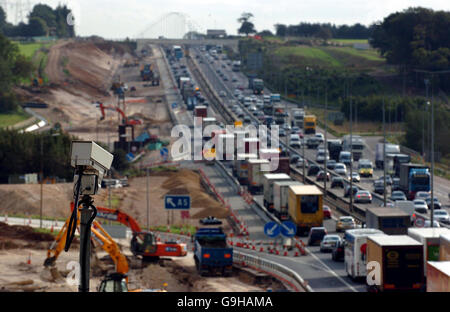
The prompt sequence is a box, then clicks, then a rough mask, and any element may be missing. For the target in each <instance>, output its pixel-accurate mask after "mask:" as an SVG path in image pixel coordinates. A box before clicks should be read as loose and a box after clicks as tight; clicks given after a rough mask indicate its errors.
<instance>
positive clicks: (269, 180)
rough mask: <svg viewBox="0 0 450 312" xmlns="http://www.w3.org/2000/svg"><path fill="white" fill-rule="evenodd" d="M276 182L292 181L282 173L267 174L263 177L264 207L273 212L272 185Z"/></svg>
mask: <svg viewBox="0 0 450 312" xmlns="http://www.w3.org/2000/svg"><path fill="white" fill-rule="evenodd" d="M278 181H292V180H291V177H290V176H288V175H287V174H284V173H268V174H264V176H263V189H264V207H266V208H267V210H268V211H269V212H273V184H274V183H275V182H278Z"/></svg>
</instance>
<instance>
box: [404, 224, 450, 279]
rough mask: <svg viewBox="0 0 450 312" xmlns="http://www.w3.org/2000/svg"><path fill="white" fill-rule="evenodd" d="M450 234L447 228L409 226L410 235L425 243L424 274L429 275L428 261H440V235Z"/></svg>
mask: <svg viewBox="0 0 450 312" xmlns="http://www.w3.org/2000/svg"><path fill="white" fill-rule="evenodd" d="M445 234H447V235H449V234H450V229H447V228H409V229H408V236H410V237H412V238H414V239H415V240H416V241H418V242H419V243H421V244H422V245H423V265H424V267H423V268H424V271H423V273H424V275H425V276H427V261H439V245H440V236H441V235H445Z"/></svg>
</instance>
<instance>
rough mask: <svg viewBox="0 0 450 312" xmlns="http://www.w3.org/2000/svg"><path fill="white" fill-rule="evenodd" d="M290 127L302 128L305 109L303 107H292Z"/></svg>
mask: <svg viewBox="0 0 450 312" xmlns="http://www.w3.org/2000/svg"><path fill="white" fill-rule="evenodd" d="M292 117H293V119H292V127H299V128H300V129H303V121H304V117H305V111H304V109H303V108H294V109H292Z"/></svg>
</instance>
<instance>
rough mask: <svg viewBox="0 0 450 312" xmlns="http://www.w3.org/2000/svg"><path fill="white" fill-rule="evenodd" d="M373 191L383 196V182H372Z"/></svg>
mask: <svg viewBox="0 0 450 312" xmlns="http://www.w3.org/2000/svg"><path fill="white" fill-rule="evenodd" d="M373 191H374V192H375V193H377V194H380V195H383V194H384V182H383V181H378V180H377V181H374V182H373Z"/></svg>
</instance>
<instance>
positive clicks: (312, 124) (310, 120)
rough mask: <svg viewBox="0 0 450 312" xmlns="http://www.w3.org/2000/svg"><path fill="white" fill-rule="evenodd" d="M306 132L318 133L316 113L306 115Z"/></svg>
mask: <svg viewBox="0 0 450 312" xmlns="http://www.w3.org/2000/svg"><path fill="white" fill-rule="evenodd" d="M304 118H305V129H304V130H303V131H304V133H305V134H316V125H317V118H316V116H314V115H306V116H305V117H304Z"/></svg>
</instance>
